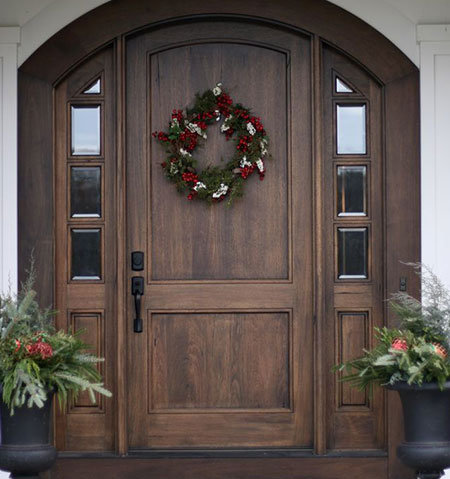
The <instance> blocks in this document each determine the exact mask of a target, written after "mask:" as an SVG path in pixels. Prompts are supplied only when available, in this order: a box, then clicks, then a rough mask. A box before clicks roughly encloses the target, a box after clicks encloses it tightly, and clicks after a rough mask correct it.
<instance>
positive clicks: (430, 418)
mask: <svg viewBox="0 0 450 479" xmlns="http://www.w3.org/2000/svg"><path fill="white" fill-rule="evenodd" d="M389 389H393V390H395V391H398V393H399V394H400V399H401V401H402V406H403V419H404V423H405V442H403V443H402V444H400V445H399V446H398V448H397V455H398V457H399V459H400V460H401V461H402V462H403V463H404V464H406V465H407V466H409V467H412V468H413V469H414V470H415V471H416V474H417V477H418V478H419V479H439V478H440V477H441V476H442V475H443V474H444V469H446V468H448V467H450V382H447V383H446V384H445V389H444V390H443V391H441V390H440V389H439V387H438V385H437V384H435V383H427V384H423V385H422V386H417V385H411V386H409V385H408V384H407V383H403V382H402V383H396V384H395V385H394V386H389Z"/></svg>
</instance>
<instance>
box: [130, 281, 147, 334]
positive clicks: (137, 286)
mask: <svg viewBox="0 0 450 479" xmlns="http://www.w3.org/2000/svg"><path fill="white" fill-rule="evenodd" d="M131 294H132V295H133V296H134V307H135V310H136V317H135V318H134V328H133V329H134V332H135V333H142V318H141V299H142V296H143V295H144V278H143V277H142V276H133V277H132V278H131Z"/></svg>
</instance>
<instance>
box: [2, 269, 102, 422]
mask: <svg viewBox="0 0 450 479" xmlns="http://www.w3.org/2000/svg"><path fill="white" fill-rule="evenodd" d="M33 282H34V274H33V273H31V274H30V275H29V278H28V280H27V281H26V283H25V284H23V285H22V288H21V291H20V292H19V293H18V294H17V295H13V294H11V293H7V294H5V295H0V383H1V385H2V390H3V401H4V402H5V403H6V404H7V405H8V407H9V408H10V411H11V414H14V408H16V407H21V406H23V405H25V404H26V405H27V406H28V407H32V406H37V407H42V406H43V405H44V402H45V400H46V399H47V393H48V392H49V391H52V390H53V391H55V393H56V396H57V397H58V400H59V404H60V406H61V407H63V408H64V406H65V404H66V401H67V399H68V398H70V399H71V400H75V399H76V397H77V395H78V393H80V392H81V391H85V390H86V391H88V392H89V395H90V397H91V400H92V401H93V402H94V401H95V396H94V394H95V393H99V394H104V395H105V396H111V393H110V392H109V391H108V390H107V389H105V388H104V386H103V382H102V378H101V375H100V373H99V372H98V369H97V367H96V365H97V363H98V362H100V361H102V359H101V358H97V357H95V356H93V355H91V354H88V353H87V352H86V350H87V349H88V348H89V346H88V345H87V344H85V343H84V342H83V341H82V340H81V339H80V335H81V334H82V331H77V332H76V333H75V334H71V333H66V332H64V331H62V330H60V331H56V330H55V327H54V324H53V317H54V313H53V312H52V311H50V310H48V309H47V310H41V309H40V307H39V305H38V303H37V301H36V292H35V291H34V290H33Z"/></svg>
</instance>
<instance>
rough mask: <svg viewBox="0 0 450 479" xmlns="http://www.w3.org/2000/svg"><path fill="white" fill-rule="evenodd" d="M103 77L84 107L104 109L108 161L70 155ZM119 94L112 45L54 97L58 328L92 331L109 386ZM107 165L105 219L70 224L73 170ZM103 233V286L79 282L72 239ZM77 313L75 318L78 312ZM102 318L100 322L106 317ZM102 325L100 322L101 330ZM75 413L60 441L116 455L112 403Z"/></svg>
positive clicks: (59, 417) (65, 417)
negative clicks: (92, 84)
mask: <svg viewBox="0 0 450 479" xmlns="http://www.w3.org/2000/svg"><path fill="white" fill-rule="evenodd" d="M98 75H102V78H103V80H104V81H103V85H102V89H103V91H102V94H101V95H100V96H101V99H100V98H99V97H92V98H91V97H89V98H83V104H89V102H91V104H95V105H96V104H101V108H102V134H101V141H102V152H103V154H102V155H101V156H94V157H90V156H77V157H71V156H70V115H69V114H68V112H69V111H70V110H69V109H70V104H71V103H77V104H78V103H79V102H80V100H79V97H78V93H79V91H80V89H82V87H83V86H84V85H86V83H88V82H89V81H90V80H91V79H92V78H94V77H96V76H98ZM114 93H115V90H114V76H113V49H112V47H107V48H105V49H104V50H102V51H101V52H98V53H96V54H95V55H93V56H92V57H91V58H89V59H87V60H86V61H85V62H84V63H83V64H81V65H80V66H79V67H78V69H76V70H74V73H73V75H69V76H68V77H67V78H66V80H65V81H63V82H61V83H60V84H59V85H58V87H57V88H56V89H55V91H54V98H55V104H54V105H55V110H54V117H55V125H56V133H55V137H54V138H55V170H54V184H55V202H54V212H55V217H54V221H55V223H54V228H55V231H54V235H55V278H56V281H55V301H54V307H55V309H56V310H58V315H57V320H56V322H57V327H59V328H63V329H68V328H70V327H72V328H73V327H75V328H76V329H77V328H78V327H83V325H84V326H86V327H87V334H88V338H87V340H88V341H89V342H92V343H93V346H94V347H96V348H97V350H98V353H99V354H100V355H102V356H103V357H105V359H106V361H105V364H103V365H101V371H102V373H103V376H104V380H105V384H106V387H107V388H112V386H113V384H114V379H113V378H114V371H115V357H116V354H115V353H114V346H115V338H116V328H117V324H116V321H115V320H114V319H113V318H115V313H114V311H115V304H114V303H115V297H116V292H115V290H114V285H115V275H116V268H117V263H116V254H115V251H116V250H115V240H116V237H115V231H116V230H115V189H114V188H115V177H116V164H115V123H116V119H115V106H114V101H115V95H114ZM92 164H94V165H95V164H99V165H102V173H103V177H104V178H103V182H104V186H103V188H102V198H101V206H102V217H101V218H71V216H70V204H69V203H70V201H69V198H70V182H69V181H68V174H67V170H68V167H69V166H70V165H74V166H89V165H92ZM74 228H78V229H99V230H101V243H102V244H101V253H100V254H101V258H100V262H101V265H102V267H101V270H102V274H101V279H100V280H98V281H89V280H75V279H72V267H71V256H72V254H71V253H72V252H71V241H70V237H71V235H70V232H71V230H72V229H74ZM71 313H73V314H71ZM99 314H101V319H100V318H99ZM94 323H95V324H94ZM80 401H81V402H80V403H79V404H77V405H76V406H75V408H73V409H70V410H69V414H65V413H64V412H63V411H59V410H57V413H56V420H55V427H56V434H55V440H56V444H57V447H58V448H59V449H61V450H72V451H79V450H83V449H84V450H94V451H101V450H107V451H111V450H113V449H114V442H115V439H114V421H115V409H114V403H113V401H111V400H105V399H104V398H102V399H101V400H99V401H100V402H99V403H98V406H97V407H95V406H94V407H91V406H89V405H88V404H89V403H90V401H89V400H87V398H86V397H85V396H84V397H81V398H80Z"/></svg>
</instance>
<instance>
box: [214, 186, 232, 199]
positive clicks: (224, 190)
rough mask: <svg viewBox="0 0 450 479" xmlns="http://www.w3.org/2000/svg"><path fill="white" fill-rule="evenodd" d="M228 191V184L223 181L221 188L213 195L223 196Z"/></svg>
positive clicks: (215, 196)
mask: <svg viewBox="0 0 450 479" xmlns="http://www.w3.org/2000/svg"><path fill="white" fill-rule="evenodd" d="M227 191H228V186H227V185H224V184H223V183H221V184H220V188H219V189H218V190H217V191H216V192H215V193H213V195H212V197H213V198H220V197H221V196H224V195H226V194H227Z"/></svg>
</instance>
